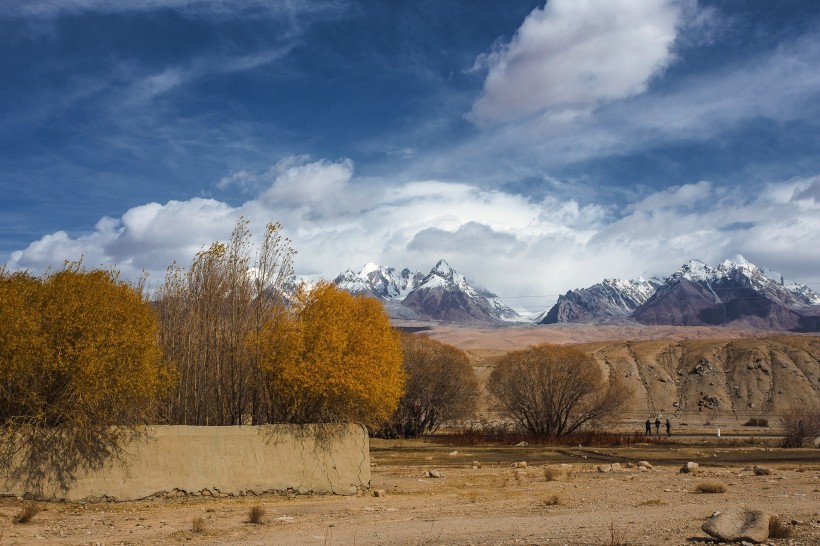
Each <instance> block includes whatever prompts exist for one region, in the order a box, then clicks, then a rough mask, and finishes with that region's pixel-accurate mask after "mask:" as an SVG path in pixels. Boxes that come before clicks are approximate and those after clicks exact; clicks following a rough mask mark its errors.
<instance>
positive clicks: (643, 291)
mask: <svg viewBox="0 0 820 546" xmlns="http://www.w3.org/2000/svg"><path fill="white" fill-rule="evenodd" d="M662 284H663V280H662V279H657V278H652V279H650V280H648V281H647V280H644V279H643V278H638V279H633V280H622V279H604V281H603V282H600V283H598V284H594V285H592V286H590V287H589V288H581V289H576V290H570V291H569V292H567V293H566V294H564V295H562V296H559V297H558V302H557V303H556V304H555V305H553V306H552V307H551V308H550V309H549V310H548V311H546V312H545V313H542V314H541V315H539V316H538V317H536V319H535V320H536V322H538V323H539V324H555V323H565V322H596V321H600V320H604V319H607V318H610V317H623V316H627V315H629V314H630V313H632V312H633V311H634V310H635V309H637V308H638V307H640V306H641V305H642V304H644V303H645V302H646V300H648V299H649V297H650V296H652V294H654V293H655V290H656V289H657V288H658V287H659V286H661V285H662Z"/></svg>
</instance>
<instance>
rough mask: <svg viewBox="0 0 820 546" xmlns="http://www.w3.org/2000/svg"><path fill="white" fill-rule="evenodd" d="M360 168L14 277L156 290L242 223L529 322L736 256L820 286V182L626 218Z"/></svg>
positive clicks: (36, 253) (27, 259) (149, 218)
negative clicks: (587, 296)
mask: <svg viewBox="0 0 820 546" xmlns="http://www.w3.org/2000/svg"><path fill="white" fill-rule="evenodd" d="M353 169H354V166H353V163H352V162H351V161H350V160H347V159H342V160H339V161H335V162H334V161H327V160H315V161H314V160H310V159H308V158H306V157H289V158H285V159H284V160H282V161H280V162H278V163H277V164H275V165H273V166H272V167H271V168H270V169H269V170H267V171H265V172H263V173H254V172H252V171H247V172H246V173H245V174H243V175H242V176H241V177H240V178H243V179H244V178H246V177H251V178H253V179H254V184H259V189H257V190H256V193H255V194H254V195H253V196H252V197H251V198H250V199H249V200H247V201H246V202H244V203H242V204H241V205H238V206H231V205H228V204H226V203H224V202H221V201H218V200H215V199H203V198H192V199H190V200H187V201H169V202H168V203H165V204H159V203H148V204H145V205H142V206H139V207H134V208H132V209H130V210H128V211H127V212H126V213H125V214H123V215H122V216H121V217H119V218H108V217H106V218H102V219H101V220H100V221H99V222H98V223H97V225H96V226H95V228H94V230H92V231H90V232H89V233H85V234H80V235H76V236H72V235H69V234H67V233H65V232H63V231H58V232H55V233H52V234H49V235H46V236H44V237H42V238H41V239H39V240H37V241H34V242H32V243H31V244H30V245H28V247H27V248H25V249H22V250H19V251H16V252H14V253H13V254H12V256H11V260H10V261H9V263H8V266H9V267H10V268H12V269H20V268H30V269H31V270H32V271H34V272H40V271H43V270H45V269H46V268H48V267H59V266H60V264H62V262H63V261H64V260H66V259H75V260H76V259H79V258H80V257H83V260H84V262H85V263H86V264H87V265H89V266H96V265H98V264H102V265H117V266H119V267H120V268H121V270H122V271H123V273H124V274H125V275H127V276H136V275H137V274H138V273H139V272H140V271H141V270H147V271H148V272H149V273H150V274H151V277H152V279H154V280H155V281H156V280H158V279H160V278H161V277H162V275H163V272H164V269H165V267H166V266H167V265H169V264H170V263H171V262H172V261H174V260H176V261H177V262H178V263H179V264H181V265H186V264H188V263H190V260H191V259H192V258H193V256H194V255H195V253H196V252H197V251H198V250H200V249H201V248H204V247H206V246H207V245H209V244H210V243H211V242H213V241H216V240H223V241H224V240H226V239H227V238H228V236H229V235H230V232H231V229H232V228H233V226H234V225H235V222H236V221H237V220H238V218H239V217H240V216H244V217H245V218H247V219H248V220H249V221H250V222H251V228H252V230H253V231H254V232H255V233H259V234H261V233H262V231H263V228H264V225H265V223H267V222H269V221H271V220H275V221H279V222H281V223H282V224H283V225H284V227H285V230H286V234H287V235H288V236H289V237H290V238H291V239H292V240H293V244H294V247H295V248H296V249H297V250H298V251H299V254H298V255H297V258H296V269H297V272H298V273H300V274H311V275H316V274H320V275H323V276H325V277H326V278H333V277H334V276H335V275H337V274H338V273H340V272H341V271H343V270H344V269H347V268H353V269H356V268H358V267H361V266H362V265H363V264H365V263H367V262H371V261H373V262H377V263H381V264H384V265H389V266H394V267H405V266H406V267H410V268H413V269H417V270H421V271H427V270H429V268H430V267H432V266H433V265H434V264H435V262H436V261H437V260H438V259H439V258H446V259H447V260H448V261H449V262H450V263H451V265H452V266H453V267H455V268H456V269H458V270H459V271H461V272H462V273H464V274H466V275H467V276H468V277H470V278H472V279H473V280H475V281H476V282H478V283H479V284H482V285H484V286H486V287H488V288H490V289H491V290H493V291H495V292H497V293H498V294H500V295H502V296H504V297H507V298H509V300H508V303H510V304H511V305H513V306H516V307H519V308H520V307H522V305H524V306H529V308H530V309H531V310H533V311H540V310H543V309H544V308H546V307H548V306H549V305H551V304H552V303H553V302H554V300H555V299H556V298H557V295H558V294H560V293H563V292H565V291H567V290H569V289H572V288H580V287H584V286H589V285H591V284H594V283H596V282H599V281H601V280H602V279H603V278H604V277H619V278H634V277H637V276H639V275H643V276H652V275H666V274H669V273H671V272H672V271H674V270H675V269H676V268H677V267H678V266H680V265H681V264H682V263H683V262H685V261H687V260H689V259H691V258H699V259H702V260H704V261H706V262H708V263H713V264H716V263H718V262H720V261H722V260H723V259H724V258H726V257H727V256H734V255H736V254H738V253H740V254H743V255H744V256H746V257H747V258H748V259H749V260H751V261H752V262H754V263H757V264H758V265H760V266H763V267H768V268H774V269H778V270H780V271H781V272H782V273H783V274H784V275H785V276H786V278H787V279H793V280H798V281H802V282H818V281H820V278H818V277H817V273H816V272H817V271H818V270H820V256H817V255H816V253H812V252H808V250H809V249H813V248H814V247H815V246H816V235H817V233H820V214H818V209H820V204H818V201H817V199H816V194H817V187H818V180H820V177H813V178H806V179H798V180H789V181H784V182H772V183H770V184H768V185H767V186H765V187H763V188H761V189H760V191H758V192H752V191H749V188H741V187H736V188H725V187H716V186H714V185H713V184H711V183H709V182H708V181H700V182H696V183H692V184H686V185H682V186H679V187H674V188H669V189H666V190H662V191H658V192H655V193H652V194H649V195H646V196H644V197H643V198H641V199H639V200H636V201H635V202H634V203H633V204H631V205H629V206H627V207H625V208H623V209H621V210H616V209H614V208H612V207H608V206H602V205H596V204H587V205H581V204H579V203H578V202H576V201H574V200H569V199H564V200H562V199H558V198H556V197H547V198H545V199H542V200H533V199H532V198H530V197H525V196H522V195H518V194H513V193H506V192H503V191H499V190H493V191H490V190H485V189H482V188H480V187H478V186H475V185H472V184H468V183H465V182H457V181H449V182H448V181H439V180H426V181H411V182H406V183H402V184H397V185H393V186H387V185H384V186H380V185H377V184H373V183H372V182H373V181H372V180H367V179H359V178H356V177H355V176H354V171H353ZM337 203H342V205H341V206H339V207H336V204H337ZM815 286H816V285H815Z"/></svg>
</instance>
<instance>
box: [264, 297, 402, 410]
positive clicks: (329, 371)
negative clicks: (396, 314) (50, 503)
mask: <svg viewBox="0 0 820 546" xmlns="http://www.w3.org/2000/svg"><path fill="white" fill-rule="evenodd" d="M254 344H255V345H256V346H257V347H258V351H259V353H260V354H261V355H263V356H262V370H263V371H264V372H265V373H266V374H267V377H268V380H269V382H270V387H271V390H270V393H271V396H272V400H273V403H274V404H275V405H276V406H277V407H276V410H275V413H276V415H275V416H274V417H275V420H276V421H278V422H286V423H314V422H317V423H333V422H355V423H360V424H364V425H371V426H374V425H377V424H380V423H383V422H384V421H385V420H386V419H387V418H388V417H389V416H390V415H391V414H392V413H393V411H394V410H395V409H396V406H397V404H398V401H399V398H401V395H402V392H403V388H404V382H405V374H404V370H403V368H402V351H401V342H400V341H399V337H398V334H397V333H396V332H395V331H394V330H393V329H392V328H391V326H390V322H389V319H388V317H387V314H386V313H385V311H384V308H383V306H382V304H381V303H380V302H379V301H378V300H376V299H374V298H369V297H364V296H353V295H351V294H349V293H347V292H345V291H343V290H341V289H339V288H338V287H336V286H335V285H333V284H331V283H320V284H319V285H317V286H316V287H314V288H313V289H312V290H309V291H308V290H301V291H300V292H299V293H298V294H297V297H296V299H295V301H294V302H293V303H292V305H291V306H290V307H289V308H288V313H287V315H278V316H275V317H273V318H272V319H271V320H269V321H268V322H267V323H266V325H265V328H264V329H263V330H262V332H261V334H260V335H259V336H258V337H256V338H255V339H254Z"/></svg>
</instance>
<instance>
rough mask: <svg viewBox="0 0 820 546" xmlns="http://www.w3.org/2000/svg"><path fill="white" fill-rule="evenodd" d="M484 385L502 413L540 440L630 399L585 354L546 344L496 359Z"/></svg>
mask: <svg viewBox="0 0 820 546" xmlns="http://www.w3.org/2000/svg"><path fill="white" fill-rule="evenodd" d="M488 387H489V390H490V392H491V393H492V394H493V395H494V396H495V398H496V399H497V401H498V403H499V407H500V410H501V412H502V413H503V414H505V415H506V416H507V417H508V418H510V419H511V420H512V421H514V422H515V423H517V424H518V425H519V427H520V428H522V429H523V430H525V431H527V432H529V433H531V434H536V435H539V436H561V435H563V434H570V433H572V432H575V431H576V430H579V429H581V428H582V427H588V426H594V425H598V424H600V423H601V422H603V421H605V420H606V419H609V418H612V417H613V416H614V415H615V414H616V412H617V411H618V410H619V409H620V408H621V407H623V405H624V404H625V403H626V402H627V400H628V397H629V391H628V389H627V388H626V387H625V386H624V385H622V384H621V383H618V382H617V381H615V380H614V379H610V378H607V377H605V376H604V374H603V373H602V371H601V369H600V368H599V366H598V364H597V363H596V362H595V360H594V359H593V358H592V357H591V356H590V355H588V354H586V353H584V352H582V351H580V350H578V349H575V348H573V347H567V346H561V345H549V344H546V343H545V344H542V345H536V346H533V347H530V348H528V349H525V350H523V351H514V352H512V353H508V354H507V355H505V356H504V357H503V358H501V359H500V360H499V361H498V363H497V364H496V367H495V369H493V371H492V373H491V374H490V379H489V385H488Z"/></svg>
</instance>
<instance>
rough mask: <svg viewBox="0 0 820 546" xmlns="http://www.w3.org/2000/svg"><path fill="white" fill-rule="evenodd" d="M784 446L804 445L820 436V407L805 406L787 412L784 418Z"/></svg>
mask: <svg viewBox="0 0 820 546" xmlns="http://www.w3.org/2000/svg"><path fill="white" fill-rule="evenodd" d="M783 428H784V432H785V435H784V437H783V443H782V446H783V447H803V445H804V444H805V443H806V442H807V441H809V440H813V439H815V438H817V437H818V436H820V407H817V406H813V407H804V408H799V409H793V410H791V411H789V412H788V413H786V415H785V417H784V419H783Z"/></svg>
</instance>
